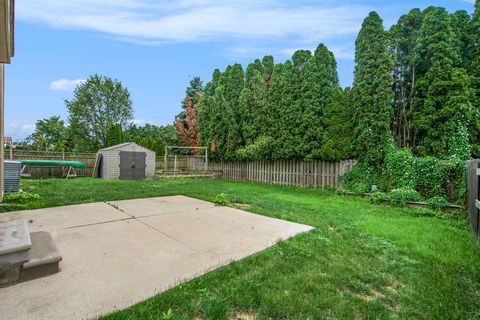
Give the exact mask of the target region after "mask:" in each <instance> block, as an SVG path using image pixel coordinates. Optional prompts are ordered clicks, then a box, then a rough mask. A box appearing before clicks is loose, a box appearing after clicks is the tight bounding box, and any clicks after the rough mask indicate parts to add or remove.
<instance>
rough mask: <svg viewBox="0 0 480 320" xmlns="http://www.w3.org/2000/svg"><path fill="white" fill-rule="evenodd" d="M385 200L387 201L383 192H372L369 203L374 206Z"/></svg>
mask: <svg viewBox="0 0 480 320" xmlns="http://www.w3.org/2000/svg"><path fill="white" fill-rule="evenodd" d="M385 200H388V199H387V194H386V193H385V192H374V193H373V194H372V197H371V198H370V201H371V202H372V203H375V204H377V203H381V202H383V201H385Z"/></svg>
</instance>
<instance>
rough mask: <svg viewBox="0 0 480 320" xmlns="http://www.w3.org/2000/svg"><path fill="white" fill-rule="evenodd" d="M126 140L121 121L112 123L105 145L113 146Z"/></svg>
mask: <svg viewBox="0 0 480 320" xmlns="http://www.w3.org/2000/svg"><path fill="white" fill-rule="evenodd" d="M124 142H125V138H124V136H123V129H122V125H120V124H119V123H116V124H114V125H112V126H111V127H110V130H108V133H107V141H106V143H105V146H106V147H111V146H115V145H117V144H121V143H124Z"/></svg>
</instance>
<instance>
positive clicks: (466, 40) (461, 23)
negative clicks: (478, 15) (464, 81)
mask: <svg viewBox="0 0 480 320" xmlns="http://www.w3.org/2000/svg"><path fill="white" fill-rule="evenodd" d="M469 24H470V16H469V15H468V13H467V11H465V10H459V11H456V12H455V13H453V14H451V15H450V25H451V27H452V32H453V35H454V38H455V39H454V41H455V45H456V46H457V47H458V48H457V50H458V51H459V53H460V65H461V67H462V68H468V46H469V45H470V41H471V36H470V34H469V30H468V27H469Z"/></svg>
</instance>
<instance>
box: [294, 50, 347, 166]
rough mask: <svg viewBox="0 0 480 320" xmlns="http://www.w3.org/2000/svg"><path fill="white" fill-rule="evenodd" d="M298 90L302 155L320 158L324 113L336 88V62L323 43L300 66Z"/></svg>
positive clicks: (337, 86) (337, 83)
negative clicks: (301, 75) (300, 73)
mask: <svg viewBox="0 0 480 320" xmlns="http://www.w3.org/2000/svg"><path fill="white" fill-rule="evenodd" d="M302 80H303V81H302V84H301V88H300V95H301V96H300V102H301V103H302V104H303V105H302V108H301V109H302V110H303V114H302V115H301V120H302V125H301V129H302V131H303V143H302V146H303V153H304V157H305V158H306V159H316V158H319V157H320V148H321V146H322V138H323V136H324V133H325V129H326V124H325V123H326V111H327V109H328V108H330V106H331V104H332V103H333V101H334V99H335V93H336V91H337V90H338V89H339V82H338V74H337V62H336V60H335V57H334V55H333V53H332V52H330V51H329V50H328V49H327V47H326V46H325V45H323V44H320V45H318V47H317V49H316V50H315V54H314V56H313V57H311V58H310V59H309V60H308V61H307V62H306V63H305V66H304V74H303V79H302Z"/></svg>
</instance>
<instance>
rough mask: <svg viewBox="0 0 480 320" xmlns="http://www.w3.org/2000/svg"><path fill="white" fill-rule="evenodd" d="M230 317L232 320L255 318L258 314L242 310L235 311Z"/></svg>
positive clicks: (253, 319)
mask: <svg viewBox="0 0 480 320" xmlns="http://www.w3.org/2000/svg"><path fill="white" fill-rule="evenodd" d="M230 319H231V320H255V319H256V315H255V313H254V312H252V311H242V312H237V313H235V315H234V316H233V317H232V318H230Z"/></svg>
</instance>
